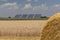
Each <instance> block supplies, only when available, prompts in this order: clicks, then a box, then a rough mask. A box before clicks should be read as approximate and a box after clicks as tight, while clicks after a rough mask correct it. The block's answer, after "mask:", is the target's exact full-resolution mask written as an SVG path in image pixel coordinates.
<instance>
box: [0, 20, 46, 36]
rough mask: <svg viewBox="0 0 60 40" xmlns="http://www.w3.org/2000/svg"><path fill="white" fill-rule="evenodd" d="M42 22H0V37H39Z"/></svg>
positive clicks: (43, 22)
mask: <svg viewBox="0 0 60 40" xmlns="http://www.w3.org/2000/svg"><path fill="white" fill-rule="evenodd" d="M45 23H46V21H43V20H19V21H18V20H16V21H11V20H10V21H6V20H4V21H2V20H0V36H40V32H41V31H40V30H41V29H42V28H41V27H43V25H42V24H45Z"/></svg>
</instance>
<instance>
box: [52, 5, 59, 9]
mask: <svg viewBox="0 0 60 40" xmlns="http://www.w3.org/2000/svg"><path fill="white" fill-rule="evenodd" d="M52 7H53V8H60V4H55V5H52Z"/></svg>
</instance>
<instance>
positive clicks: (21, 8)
mask: <svg viewBox="0 0 60 40" xmlns="http://www.w3.org/2000/svg"><path fill="white" fill-rule="evenodd" d="M57 12H60V0H0V17H9V16H11V17H14V16H15V15H16V14H42V15H45V16H52V15H53V14H55V13H57Z"/></svg>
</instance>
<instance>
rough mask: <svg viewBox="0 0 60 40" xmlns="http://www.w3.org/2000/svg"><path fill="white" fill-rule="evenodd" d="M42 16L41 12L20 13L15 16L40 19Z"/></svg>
mask: <svg viewBox="0 0 60 40" xmlns="http://www.w3.org/2000/svg"><path fill="white" fill-rule="evenodd" d="M40 17H41V14H19V15H16V16H15V18H21V19H39V18H40Z"/></svg>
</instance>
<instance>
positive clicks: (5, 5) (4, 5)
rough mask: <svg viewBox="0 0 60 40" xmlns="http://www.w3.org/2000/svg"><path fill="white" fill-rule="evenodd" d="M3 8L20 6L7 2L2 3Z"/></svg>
mask: <svg viewBox="0 0 60 40" xmlns="http://www.w3.org/2000/svg"><path fill="white" fill-rule="evenodd" d="M0 7H2V8H7V9H18V8H19V6H18V5H17V4H16V3H5V4H2V5H0Z"/></svg>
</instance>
